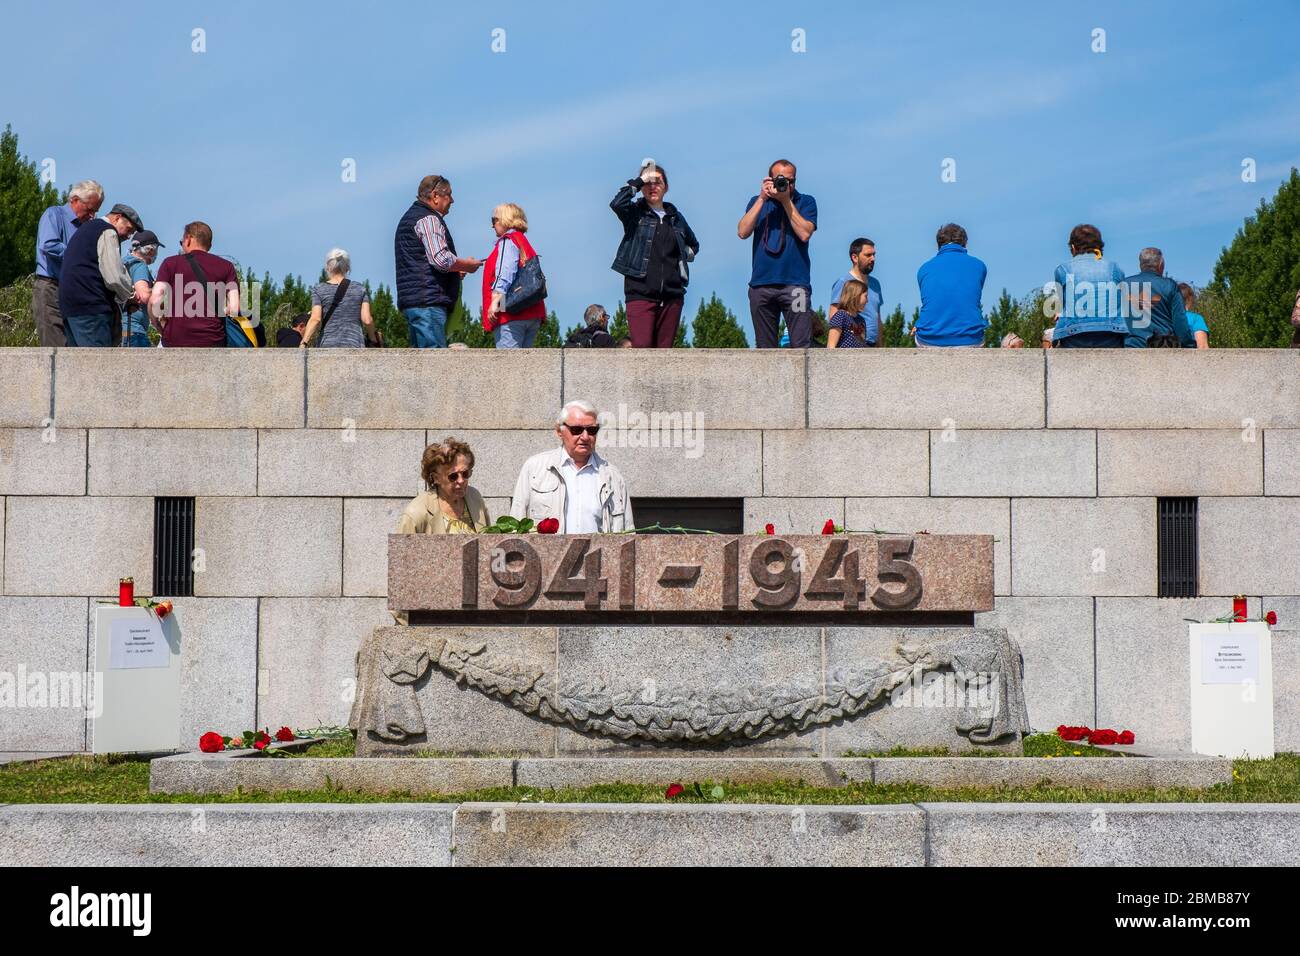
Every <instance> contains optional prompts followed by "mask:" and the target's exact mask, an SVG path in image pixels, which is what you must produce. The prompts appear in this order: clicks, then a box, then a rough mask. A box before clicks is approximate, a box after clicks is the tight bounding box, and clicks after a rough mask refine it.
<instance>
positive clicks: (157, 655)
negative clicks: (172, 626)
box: [108, 616, 171, 671]
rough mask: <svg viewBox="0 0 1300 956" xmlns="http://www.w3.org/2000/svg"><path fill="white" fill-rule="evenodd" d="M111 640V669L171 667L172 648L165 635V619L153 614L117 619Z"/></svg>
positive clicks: (109, 657) (109, 654)
mask: <svg viewBox="0 0 1300 956" xmlns="http://www.w3.org/2000/svg"><path fill="white" fill-rule="evenodd" d="M108 640H109V651H108V666H109V668H110V669H111V670H115V671H117V670H130V669H132V668H136V667H170V666H171V649H170V648H169V647H168V646H167V639H166V638H165V637H163V632H162V625H161V622H160V621H159V620H158V619H157V618H155V617H153V616H150V617H149V618H148V619H147V620H144V621H132V620H117V621H113V623H112V625H111V626H110V629H109V636H108Z"/></svg>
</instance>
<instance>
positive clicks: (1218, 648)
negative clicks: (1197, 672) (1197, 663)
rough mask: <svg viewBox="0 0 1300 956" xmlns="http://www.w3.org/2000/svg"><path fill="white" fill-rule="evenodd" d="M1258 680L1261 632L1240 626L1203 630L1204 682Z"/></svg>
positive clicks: (1202, 664) (1202, 663) (1226, 682)
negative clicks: (1230, 629)
mask: <svg viewBox="0 0 1300 956" xmlns="http://www.w3.org/2000/svg"><path fill="white" fill-rule="evenodd" d="M1242 681H1251V682H1252V683H1258V682H1259V635H1258V634H1256V633H1254V632H1251V631H1246V630H1243V629H1239V630H1237V631H1235V632H1233V631H1229V630H1228V629H1227V628H1224V629H1223V630H1222V631H1204V632H1202V633H1201V683H1202V684H1240V683H1241V682H1242Z"/></svg>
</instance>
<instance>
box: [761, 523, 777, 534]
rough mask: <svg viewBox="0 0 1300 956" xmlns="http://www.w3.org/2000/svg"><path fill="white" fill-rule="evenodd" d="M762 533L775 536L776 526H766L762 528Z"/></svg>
mask: <svg viewBox="0 0 1300 956" xmlns="http://www.w3.org/2000/svg"><path fill="white" fill-rule="evenodd" d="M763 531H764V532H765V533H767V534H776V525H774V524H767V525H764V526H763Z"/></svg>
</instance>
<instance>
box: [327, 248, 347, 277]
mask: <svg viewBox="0 0 1300 956" xmlns="http://www.w3.org/2000/svg"><path fill="white" fill-rule="evenodd" d="M351 271H352V257H351V256H349V255H348V251H347V250H346V249H331V250H330V251H329V252H328V253H326V254H325V272H326V273H327V274H329V275H338V276H345V275H347V274H348V273H349V272H351Z"/></svg>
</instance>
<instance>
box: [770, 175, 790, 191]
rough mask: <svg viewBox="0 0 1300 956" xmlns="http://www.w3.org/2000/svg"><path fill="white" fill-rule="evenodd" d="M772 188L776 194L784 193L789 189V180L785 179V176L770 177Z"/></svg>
mask: <svg viewBox="0 0 1300 956" xmlns="http://www.w3.org/2000/svg"><path fill="white" fill-rule="evenodd" d="M772 188H773V189H775V190H776V191H777V192H779V193H783V192H785V191H786V190H787V189H789V188H790V180H789V178H787V177H785V176H773V177H772Z"/></svg>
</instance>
